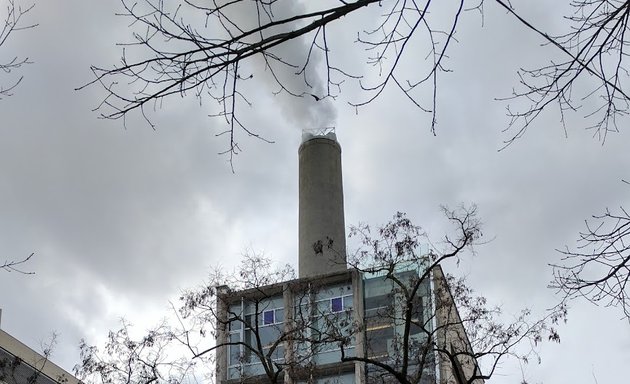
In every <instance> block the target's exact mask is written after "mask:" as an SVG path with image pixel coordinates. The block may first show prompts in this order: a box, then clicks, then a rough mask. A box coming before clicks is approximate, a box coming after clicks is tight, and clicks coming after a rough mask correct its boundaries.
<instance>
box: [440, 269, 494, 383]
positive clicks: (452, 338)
mask: <svg viewBox="0 0 630 384" xmlns="http://www.w3.org/2000/svg"><path fill="white" fill-rule="evenodd" d="M432 273H433V289H434V300H435V302H434V306H435V319H436V331H437V332H436V336H437V345H438V348H440V349H444V350H446V351H449V353H450V354H453V355H455V354H458V355H457V357H455V359H451V358H449V356H448V354H446V353H439V354H438V365H439V366H438V370H439V374H440V380H439V384H464V383H468V380H469V379H470V378H472V377H473V376H474V375H475V372H476V369H477V368H476V367H477V364H476V361H475V359H474V357H473V356H472V349H471V346H470V341H469V339H468V335H467V334H466V330H465V329H464V326H463V324H462V319H461V317H460V316H459V312H458V310H457V307H456V306H455V302H454V300H453V295H452V294H451V290H450V288H449V286H448V284H447V281H446V277H445V276H444V272H443V271H442V267H440V266H439V265H438V266H437V267H435V268H433V271H432ZM477 374H479V372H478V371H477ZM473 383H474V384H483V383H484V381H483V380H481V379H477V380H474V381H473Z"/></svg>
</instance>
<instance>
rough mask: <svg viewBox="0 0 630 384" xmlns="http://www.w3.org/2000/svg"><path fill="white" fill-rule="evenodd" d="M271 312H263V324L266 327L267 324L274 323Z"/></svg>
mask: <svg viewBox="0 0 630 384" xmlns="http://www.w3.org/2000/svg"><path fill="white" fill-rule="evenodd" d="M273 317H274V316H273V311H265V312H263V324H264V325H267V324H273V323H274V318H273Z"/></svg>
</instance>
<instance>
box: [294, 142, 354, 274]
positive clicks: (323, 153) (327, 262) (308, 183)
mask: <svg viewBox="0 0 630 384" xmlns="http://www.w3.org/2000/svg"><path fill="white" fill-rule="evenodd" d="M298 157H299V195H300V197H299V262H298V271H299V276H300V277H301V278H302V277H312V276H317V275H322V274H327V273H331V272H338V271H344V270H346V269H347V265H346V231H345V223H344V211H343V184H342V176H341V146H340V145H339V143H338V142H337V140H336V136H335V134H334V133H332V132H330V133H328V134H326V135H315V136H313V135H308V134H307V135H305V138H304V140H303V142H302V145H300V148H299V150H298Z"/></svg>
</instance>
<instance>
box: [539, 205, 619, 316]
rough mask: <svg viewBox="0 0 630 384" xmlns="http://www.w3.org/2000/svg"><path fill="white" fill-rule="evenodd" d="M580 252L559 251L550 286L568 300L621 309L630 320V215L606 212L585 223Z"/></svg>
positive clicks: (580, 240) (572, 250) (607, 210)
mask: <svg viewBox="0 0 630 384" xmlns="http://www.w3.org/2000/svg"><path fill="white" fill-rule="evenodd" d="M585 226H586V229H585V230H584V231H583V232H581V233H580V235H579V239H578V245H577V248H575V249H572V248H569V247H565V248H564V249H562V250H560V252H561V253H562V255H563V257H562V260H561V262H560V263H558V264H554V265H552V266H553V269H554V280H553V281H552V282H551V284H550V286H551V288H553V289H556V290H558V291H559V292H561V293H562V294H563V295H564V299H565V300H571V299H574V298H576V297H583V298H586V299H587V300H589V301H591V302H592V303H594V304H598V305H599V304H602V305H605V306H613V307H621V309H622V310H623V313H624V315H625V317H626V318H628V319H630V287H629V286H628V283H629V282H630V215H629V214H628V211H626V210H625V209H624V208H623V207H620V208H619V209H617V210H615V211H611V210H609V209H606V210H605V212H604V213H602V214H600V215H594V216H593V217H592V219H591V220H590V221H589V220H587V221H585Z"/></svg>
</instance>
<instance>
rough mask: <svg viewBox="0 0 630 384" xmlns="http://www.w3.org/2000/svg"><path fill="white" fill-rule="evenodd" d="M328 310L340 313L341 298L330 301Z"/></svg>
mask: <svg viewBox="0 0 630 384" xmlns="http://www.w3.org/2000/svg"><path fill="white" fill-rule="evenodd" d="M330 309H331V310H332V311H333V312H341V311H342V310H343V300H342V299H341V297H335V298H332V299H330Z"/></svg>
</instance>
